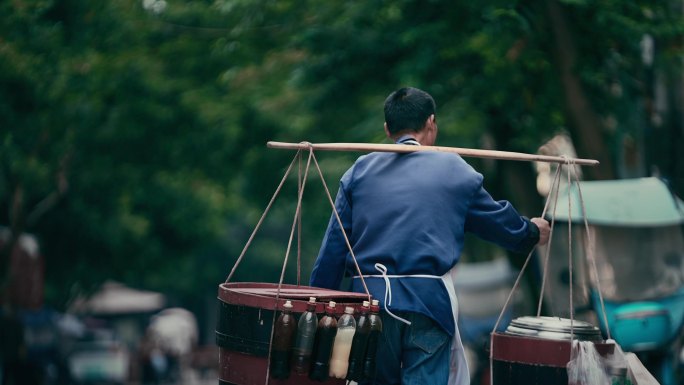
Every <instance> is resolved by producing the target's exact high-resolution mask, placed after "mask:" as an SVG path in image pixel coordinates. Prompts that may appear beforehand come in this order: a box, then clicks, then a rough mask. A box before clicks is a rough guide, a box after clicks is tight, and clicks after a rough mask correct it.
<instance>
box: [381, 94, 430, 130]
mask: <svg viewBox="0 0 684 385" xmlns="http://www.w3.org/2000/svg"><path fill="white" fill-rule="evenodd" d="M435 109H436V107H435V101H434V99H432V96H430V94H428V93H427V92H425V91H422V90H419V89H417V88H413V87H404V88H401V89H398V90H396V91H394V92H392V93H391V94H390V95H389V96H388V97H387V99H385V123H387V130H388V131H389V132H390V134H392V135H394V134H397V133H399V132H402V131H415V132H418V131H420V130H421V129H423V127H424V125H425V121H426V120H427V119H428V118H429V117H430V115H432V114H434V113H435Z"/></svg>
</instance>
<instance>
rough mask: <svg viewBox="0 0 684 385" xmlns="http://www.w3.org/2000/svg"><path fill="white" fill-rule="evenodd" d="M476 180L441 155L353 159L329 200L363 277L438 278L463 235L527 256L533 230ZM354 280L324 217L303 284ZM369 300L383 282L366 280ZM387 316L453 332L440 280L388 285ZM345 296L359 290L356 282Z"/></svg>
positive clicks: (379, 294) (457, 161) (335, 228)
mask: <svg viewBox="0 0 684 385" xmlns="http://www.w3.org/2000/svg"><path fill="white" fill-rule="evenodd" d="M482 180H483V177H482V175H481V174H479V173H477V172H476V171H475V170H474V169H473V168H472V167H471V166H470V165H468V164H467V163H466V162H465V161H464V160H463V159H462V158H461V157H460V156H458V155H456V154H451V153H444V152H433V151H425V152H413V153H407V154H398V153H371V154H368V155H364V156H361V157H360V158H359V159H358V160H357V161H356V162H355V163H354V165H353V166H352V167H351V168H350V169H349V170H347V172H346V173H345V174H344V175H343V176H342V179H341V180H340V188H339V190H338V193H337V197H336V200H335V206H336V209H337V212H338V213H339V215H340V218H341V221H342V224H343V226H344V230H345V232H346V234H347V236H348V238H349V241H350V243H351V246H352V247H353V250H354V254H355V256H356V260H357V262H358V264H359V267H360V269H361V271H362V272H363V274H364V275H375V274H380V273H379V272H378V271H377V270H376V269H375V264H376V263H381V264H383V265H384V266H385V267H386V268H387V274H389V275H416V274H426V275H434V276H442V275H444V274H445V273H447V272H448V271H449V270H450V269H451V268H452V267H453V266H454V265H455V264H456V263H457V262H458V260H459V258H460V255H461V250H462V249H463V242H464V233H465V232H472V233H474V234H475V235H477V236H478V237H480V238H482V239H485V240H487V241H491V242H494V243H496V244H498V245H500V246H502V247H504V248H507V249H509V250H512V251H516V252H520V253H527V252H529V251H530V250H531V248H532V247H534V245H535V244H536V243H537V241H538V239H539V238H538V237H539V236H538V230H537V228H536V226H535V225H533V224H531V223H530V222H529V221H528V220H527V219H526V218H524V217H521V216H520V215H519V214H518V212H517V211H516V210H515V208H513V206H512V205H511V204H510V203H509V202H507V201H495V200H493V199H492V197H491V196H490V195H489V193H487V191H485V189H484V188H483V186H482ZM345 274H346V275H347V276H356V275H358V273H357V272H356V268H355V267H354V264H353V261H352V259H351V255H350V253H349V250H348V248H347V245H346V243H345V241H344V238H343V236H342V233H341V231H340V228H339V225H338V223H337V220H336V218H335V216H334V215H333V216H331V218H330V223H329V225H328V228H327V231H326V233H325V237H324V238H323V242H322V245H321V249H320V252H319V254H318V258H317V259H316V261H315V263H314V266H313V271H312V273H311V280H310V284H311V286H316V287H323V288H330V289H339V288H340V284H341V281H342V278H343V277H344V276H345ZM366 284H367V285H368V289H369V291H370V293H371V295H372V296H373V297H374V298H376V299H379V300H380V303H381V304H382V303H384V297H385V282H384V280H383V279H381V278H367V279H366ZM391 288H392V293H391V295H392V297H391V299H392V302H391V305H390V306H389V307H390V310H392V311H412V312H418V313H421V314H424V315H426V316H428V317H430V318H432V319H433V320H435V321H436V322H437V323H438V324H439V325H440V326H441V327H442V328H443V329H444V330H445V331H446V332H447V333H449V334H450V335H453V333H454V330H455V325H454V320H453V314H452V312H451V305H450V301H449V295H448V293H447V291H446V288H445V287H444V284H443V283H442V281H441V280H438V279H431V278H396V279H392V281H391ZM352 291H355V292H365V290H364V289H363V285H362V283H361V281H360V279H353V280H352Z"/></svg>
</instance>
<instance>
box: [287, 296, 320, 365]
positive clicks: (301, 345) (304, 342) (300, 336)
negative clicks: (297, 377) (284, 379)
mask: <svg viewBox="0 0 684 385" xmlns="http://www.w3.org/2000/svg"><path fill="white" fill-rule="evenodd" d="M317 327H318V317H316V298H315V297H310V298H309V302H308V303H307V304H306V311H305V312H304V313H302V315H301V316H300V317H299V323H298V324H297V336H296V337H295V343H294V347H293V348H292V360H293V361H294V364H293V366H294V370H295V373H297V374H307V373H308V372H309V365H310V363H311V351H312V349H313V344H314V337H315V336H316V328H317Z"/></svg>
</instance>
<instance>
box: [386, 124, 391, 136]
mask: <svg viewBox="0 0 684 385" xmlns="http://www.w3.org/2000/svg"><path fill="white" fill-rule="evenodd" d="M385 135H387V137H388V138H390V139H392V135H391V134H390V132H389V128H387V122H385Z"/></svg>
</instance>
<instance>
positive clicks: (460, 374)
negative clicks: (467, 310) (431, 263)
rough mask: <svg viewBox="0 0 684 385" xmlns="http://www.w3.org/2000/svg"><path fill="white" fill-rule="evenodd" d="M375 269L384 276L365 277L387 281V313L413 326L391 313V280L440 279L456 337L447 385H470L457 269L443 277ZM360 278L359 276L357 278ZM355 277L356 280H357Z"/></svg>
mask: <svg viewBox="0 0 684 385" xmlns="http://www.w3.org/2000/svg"><path fill="white" fill-rule="evenodd" d="M375 268H376V269H377V270H378V271H379V272H380V273H382V274H379V275H364V277H373V278H383V279H384V280H385V311H386V312H387V314H389V315H390V316H392V317H394V318H396V319H397V320H399V321H401V322H404V323H406V324H408V325H411V322H409V321H407V320H405V319H403V318H401V317H399V316H397V315H395V314H394V313H392V311H390V309H389V305H391V304H392V287H391V284H390V278H432V279H440V280H442V283H443V284H444V287H445V288H446V290H447V293H448V294H449V300H450V302H451V312H452V314H453V317H454V326H455V328H456V330H454V337H453V339H452V340H451V357H450V360H449V382H448V384H447V385H470V372H469V371H468V364H467V362H466V357H465V349H463V342H462V341H461V333H460V331H459V330H458V298H456V289H455V287H454V276H455V275H456V267H455V266H454V267H453V268H451V270H449V271H448V272H447V273H446V274H444V275H443V276H441V277H440V276H437V275H427V274H416V275H389V274H387V268H386V267H385V266H384V265H383V264H381V263H376V264H375ZM357 277H358V276H357ZM357 277H354V278H357Z"/></svg>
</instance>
